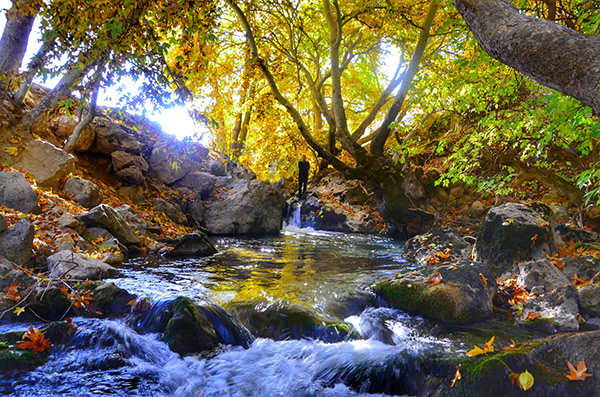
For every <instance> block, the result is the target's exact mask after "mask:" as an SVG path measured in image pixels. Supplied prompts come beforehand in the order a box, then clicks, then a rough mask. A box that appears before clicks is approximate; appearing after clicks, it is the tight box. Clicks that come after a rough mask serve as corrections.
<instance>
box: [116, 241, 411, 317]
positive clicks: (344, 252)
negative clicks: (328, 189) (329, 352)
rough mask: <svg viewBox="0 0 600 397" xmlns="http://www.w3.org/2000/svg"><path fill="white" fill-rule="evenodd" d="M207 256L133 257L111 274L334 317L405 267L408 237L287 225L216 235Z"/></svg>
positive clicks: (141, 283) (152, 287)
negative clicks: (268, 231)
mask: <svg viewBox="0 0 600 397" xmlns="http://www.w3.org/2000/svg"><path fill="white" fill-rule="evenodd" d="M214 242H215V245H216V246H217V249H218V250H219V253H218V254H217V255H215V256H213V257H210V258H198V259H185V260H175V261H173V260H166V259H164V258H160V257H158V258H156V257H142V258H135V259H133V260H132V261H131V262H129V263H127V264H125V266H124V269H122V273H123V274H124V276H125V277H123V278H119V279H115V280H113V281H114V282H115V283H116V284H118V285H119V286H121V287H123V288H125V289H128V290H130V291H132V292H137V293H139V294H144V295H148V296H150V297H151V298H153V299H166V298H170V297H174V296H178V295H186V296H189V297H191V298H193V299H196V300H202V301H206V300H210V301H215V302H217V303H219V304H221V305H223V306H232V305H236V304H239V303H243V302H261V301H263V302H275V301H284V302H288V303H290V304H294V305H300V306H305V307H311V308H312V309H313V310H317V312H320V314H326V315H332V314H333V313H334V312H335V310H333V309H332V307H334V306H336V302H339V301H340V300H344V299H349V298H350V297H352V296H356V294H357V293H366V290H367V289H368V287H369V286H370V285H371V284H372V283H373V282H375V281H376V280H378V279H380V278H383V277H388V276H391V275H392V274H394V273H395V272H397V271H399V270H402V269H405V268H406V267H407V266H408V264H407V263H406V262H405V261H404V260H403V258H402V249H403V243H402V242H399V241H396V240H392V239H388V238H383V237H378V236H368V235H348V234H341V233H326V232H309V233H307V232H304V231H290V230H288V231H284V232H283V233H282V234H281V235H280V236H276V237H267V238H230V237H221V238H217V239H215V240H214Z"/></svg>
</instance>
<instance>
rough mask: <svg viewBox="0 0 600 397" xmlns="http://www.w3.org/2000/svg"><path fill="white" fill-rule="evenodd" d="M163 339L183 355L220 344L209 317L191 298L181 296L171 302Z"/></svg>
mask: <svg viewBox="0 0 600 397" xmlns="http://www.w3.org/2000/svg"><path fill="white" fill-rule="evenodd" d="M169 312H170V315H171V318H170V319H169V321H168V322H167V326H166V329H165V332H164V336H163V340H164V341H165V342H166V343H167V344H168V345H169V348H170V349H171V350H172V351H174V352H176V353H179V354H181V355H185V354H192V353H199V352H203V351H207V350H212V349H214V348H215V347H217V346H218V344H219V338H218V336H217V333H216V331H215V329H214V327H213V326H212V324H211V323H210V321H209V319H208V317H207V316H206V315H205V314H204V313H203V312H201V311H200V310H198V307H197V306H196V305H195V304H194V302H192V301H191V300H190V299H189V298H185V297H179V298H177V299H175V300H174V301H173V302H172V304H171V309H170V310H169Z"/></svg>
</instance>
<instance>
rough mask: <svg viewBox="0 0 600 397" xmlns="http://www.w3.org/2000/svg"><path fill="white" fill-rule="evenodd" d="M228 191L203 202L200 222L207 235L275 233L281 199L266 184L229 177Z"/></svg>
mask: <svg viewBox="0 0 600 397" xmlns="http://www.w3.org/2000/svg"><path fill="white" fill-rule="evenodd" d="M224 187H225V189H228V191H229V192H230V193H229V194H227V195H226V196H225V197H223V198H219V199H215V200H214V201H211V202H209V203H207V205H206V211H205V213H204V224H205V226H206V228H207V229H208V230H209V232H210V233H211V234H221V235H227V234H228V235H232V234H269V233H271V234H272V233H279V230H280V227H281V223H282V212H283V208H284V206H285V199H284V197H283V195H282V193H281V192H280V191H279V190H277V189H275V188H274V187H272V186H271V185H270V184H268V183H265V182H259V181H245V180H230V181H229V182H228V183H226V184H225V186H224Z"/></svg>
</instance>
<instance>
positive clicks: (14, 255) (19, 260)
mask: <svg viewBox="0 0 600 397" xmlns="http://www.w3.org/2000/svg"><path fill="white" fill-rule="evenodd" d="M34 234H35V228H34V226H33V223H32V222H31V221H29V220H27V219H21V220H20V221H19V222H17V223H16V224H14V225H13V226H12V227H10V228H8V229H7V230H6V231H5V232H3V233H1V234H0V256H3V257H5V258H6V259H8V260H10V261H12V262H14V263H16V264H17V265H19V266H25V265H28V264H29V263H30V262H31V251H32V249H33V237H34Z"/></svg>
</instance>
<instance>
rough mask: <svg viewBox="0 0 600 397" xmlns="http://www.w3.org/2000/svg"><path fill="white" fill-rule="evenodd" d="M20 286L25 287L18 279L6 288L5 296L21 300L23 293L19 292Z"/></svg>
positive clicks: (12, 299)
mask: <svg viewBox="0 0 600 397" xmlns="http://www.w3.org/2000/svg"><path fill="white" fill-rule="evenodd" d="M19 288H23V287H22V286H21V285H19V283H17V282H16V281H15V282H14V283H12V284H10V285H7V286H6V288H4V296H6V297H7V298H8V299H10V300H11V301H15V302H18V301H20V300H21V294H20V293H19Z"/></svg>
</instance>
